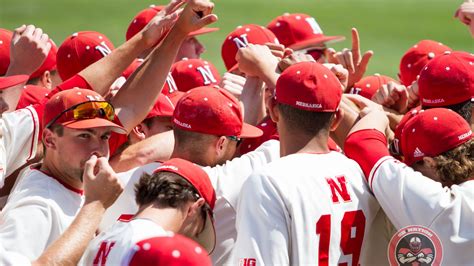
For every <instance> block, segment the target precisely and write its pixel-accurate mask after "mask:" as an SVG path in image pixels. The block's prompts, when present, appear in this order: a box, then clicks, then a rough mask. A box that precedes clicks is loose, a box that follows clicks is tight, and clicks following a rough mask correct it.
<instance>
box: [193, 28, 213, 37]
mask: <svg viewBox="0 0 474 266" xmlns="http://www.w3.org/2000/svg"><path fill="white" fill-rule="evenodd" d="M218 30H219V28H200V29H199V30H195V31H193V32H190V33H189V34H188V36H197V35H202V34H206V33H211V32H214V31H218Z"/></svg>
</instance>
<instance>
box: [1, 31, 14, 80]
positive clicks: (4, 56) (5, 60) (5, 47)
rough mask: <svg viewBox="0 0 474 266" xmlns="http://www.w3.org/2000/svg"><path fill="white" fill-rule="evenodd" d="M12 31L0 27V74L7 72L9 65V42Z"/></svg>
mask: <svg viewBox="0 0 474 266" xmlns="http://www.w3.org/2000/svg"><path fill="white" fill-rule="evenodd" d="M12 37H13V32H11V31H9V30H6V29H2V28H0V76H3V75H5V74H6V73H7V70H8V66H9V65H10V43H11V40H12Z"/></svg>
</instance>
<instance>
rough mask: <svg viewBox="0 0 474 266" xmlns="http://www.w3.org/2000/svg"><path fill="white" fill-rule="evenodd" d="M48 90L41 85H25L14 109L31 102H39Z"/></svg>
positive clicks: (28, 104) (23, 106) (31, 103)
mask: <svg viewBox="0 0 474 266" xmlns="http://www.w3.org/2000/svg"><path fill="white" fill-rule="evenodd" d="M50 92H51V91H50V90H49V89H47V88H45V87H43V86H35V85H26V86H25V88H24V89H23V91H22V92H21V95H20V99H19V100H18V104H17V106H16V109H17V110H18V109H21V108H25V107H27V106H30V105H33V104H37V103H41V102H42V100H43V99H44V98H45V97H46V95H48V93H50Z"/></svg>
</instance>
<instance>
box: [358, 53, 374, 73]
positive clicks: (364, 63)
mask: <svg viewBox="0 0 474 266" xmlns="http://www.w3.org/2000/svg"><path fill="white" fill-rule="evenodd" d="M373 55H374V52H373V51H372V50H369V51H367V52H365V53H364V55H363V56H362V59H361V61H360V64H359V67H358V71H359V72H360V73H362V74H363V73H365V71H366V70H367V66H368V65H369V62H370V59H371V58H372V56H373Z"/></svg>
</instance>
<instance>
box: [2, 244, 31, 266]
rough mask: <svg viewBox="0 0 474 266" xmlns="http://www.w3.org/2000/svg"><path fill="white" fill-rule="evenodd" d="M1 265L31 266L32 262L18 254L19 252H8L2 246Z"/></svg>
mask: <svg viewBox="0 0 474 266" xmlns="http://www.w3.org/2000/svg"><path fill="white" fill-rule="evenodd" d="M0 265H5V266H7V265H8V266H10V265H22V266H29V265H31V262H30V260H29V259H28V258H27V257H25V256H23V255H21V254H19V253H17V252H11V251H6V250H5V249H4V248H3V247H2V246H1V245H0Z"/></svg>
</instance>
